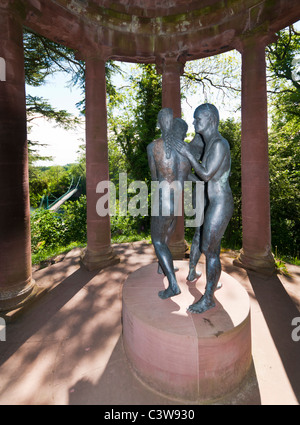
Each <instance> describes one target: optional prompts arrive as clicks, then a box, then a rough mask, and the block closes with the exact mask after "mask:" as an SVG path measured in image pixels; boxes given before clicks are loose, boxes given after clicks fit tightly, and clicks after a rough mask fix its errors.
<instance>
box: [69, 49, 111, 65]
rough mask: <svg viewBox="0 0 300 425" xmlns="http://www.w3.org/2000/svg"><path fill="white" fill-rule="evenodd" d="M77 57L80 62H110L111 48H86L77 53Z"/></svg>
mask: <svg viewBox="0 0 300 425" xmlns="http://www.w3.org/2000/svg"><path fill="white" fill-rule="evenodd" d="M75 57H76V59H78V60H83V61H88V60H102V61H104V62H106V61H108V60H109V59H110V57H111V48H110V47H108V46H85V47H84V48H81V49H79V50H77V51H76V53H75Z"/></svg>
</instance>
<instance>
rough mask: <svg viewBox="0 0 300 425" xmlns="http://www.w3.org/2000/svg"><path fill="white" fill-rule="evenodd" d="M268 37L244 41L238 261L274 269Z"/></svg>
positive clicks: (263, 269)
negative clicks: (267, 78) (240, 238)
mask: <svg viewBox="0 0 300 425" xmlns="http://www.w3.org/2000/svg"><path fill="white" fill-rule="evenodd" d="M265 47H266V40H265V39H263V38H262V39H259V38H258V37H255V38H254V37H253V38H249V39H247V40H244V41H243V43H242V48H241V54H242V146H241V162H242V164H241V166H242V225H243V248H242V250H241V253H240V255H239V258H238V260H237V261H235V264H236V265H240V266H242V267H244V268H247V269H250V270H256V271H259V272H262V273H267V274H270V273H273V272H274V270H275V262H274V258H273V255H272V253H271V224H270V194H269V158H268V127H267V119H268V112H267V90H266V61H265Z"/></svg>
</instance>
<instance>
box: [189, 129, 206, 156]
mask: <svg viewBox="0 0 300 425" xmlns="http://www.w3.org/2000/svg"><path fill="white" fill-rule="evenodd" d="M190 147H191V151H192V153H193V155H194V156H195V158H196V159H197V160H200V158H201V156H202V154H203V151H204V142H203V140H202V138H201V136H200V134H198V133H196V134H195V136H194V138H193V140H192V141H191V143H190Z"/></svg>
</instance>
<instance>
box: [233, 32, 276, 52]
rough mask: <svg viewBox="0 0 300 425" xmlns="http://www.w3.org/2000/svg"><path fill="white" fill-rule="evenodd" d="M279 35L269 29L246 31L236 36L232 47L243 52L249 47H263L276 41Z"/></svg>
mask: <svg viewBox="0 0 300 425" xmlns="http://www.w3.org/2000/svg"><path fill="white" fill-rule="evenodd" d="M277 38H278V36H277V35H276V34H275V33H273V32H269V31H260V32H256V33H245V34H243V35H241V36H239V37H236V38H235V39H234V40H233V42H232V43H231V45H232V47H234V48H235V49H236V50H238V51H239V52H240V53H243V52H244V51H245V50H246V49H247V48H251V47H255V46H256V47H261V48H265V47H266V46H267V45H268V44H271V43H274V42H275V41H276V40H277Z"/></svg>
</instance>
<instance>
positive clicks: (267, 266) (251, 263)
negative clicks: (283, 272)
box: [233, 249, 276, 276]
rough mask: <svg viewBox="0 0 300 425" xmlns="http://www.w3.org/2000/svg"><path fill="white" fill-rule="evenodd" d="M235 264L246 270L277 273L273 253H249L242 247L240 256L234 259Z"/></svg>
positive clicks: (267, 273) (268, 273)
mask: <svg viewBox="0 0 300 425" xmlns="http://www.w3.org/2000/svg"><path fill="white" fill-rule="evenodd" d="M233 264H234V265H235V266H237V267H242V268H244V269H246V270H253V271H256V272H258V273H261V274H265V275H268V276H271V275H272V274H274V273H276V265H275V260H274V257H273V254H272V253H271V252H270V253H269V254H267V255H265V256H263V255H248V254H245V252H244V250H243V249H241V250H240V253H239V255H238V257H237V258H236V259H235V260H233Z"/></svg>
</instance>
